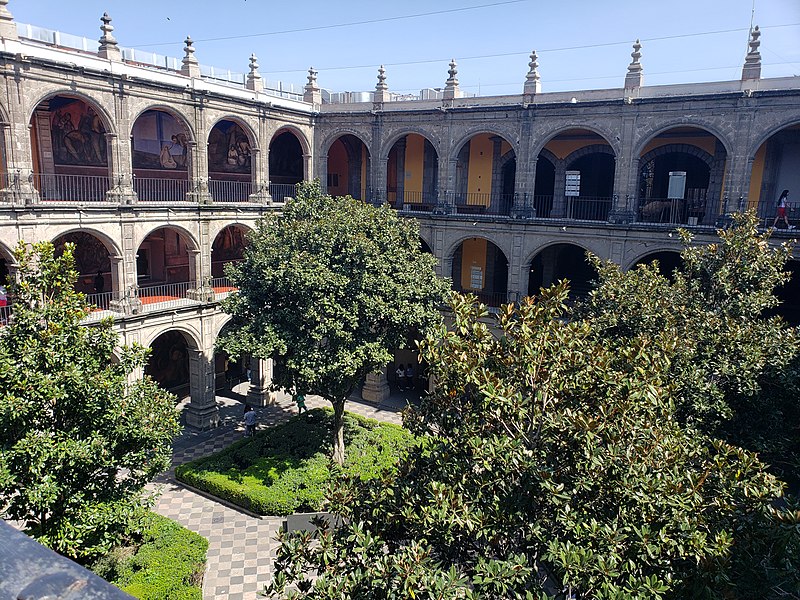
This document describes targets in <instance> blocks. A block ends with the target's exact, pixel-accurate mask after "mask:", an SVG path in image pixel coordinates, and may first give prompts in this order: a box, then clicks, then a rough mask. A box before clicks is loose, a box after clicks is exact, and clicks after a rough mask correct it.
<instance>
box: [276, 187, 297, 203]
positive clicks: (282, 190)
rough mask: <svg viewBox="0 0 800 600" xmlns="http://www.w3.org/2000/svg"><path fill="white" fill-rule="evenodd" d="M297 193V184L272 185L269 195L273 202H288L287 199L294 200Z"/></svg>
mask: <svg viewBox="0 0 800 600" xmlns="http://www.w3.org/2000/svg"><path fill="white" fill-rule="evenodd" d="M296 193H297V184H296V183H270V184H269V195H270V196H272V201H273V202H286V198H294V197H295V194H296Z"/></svg>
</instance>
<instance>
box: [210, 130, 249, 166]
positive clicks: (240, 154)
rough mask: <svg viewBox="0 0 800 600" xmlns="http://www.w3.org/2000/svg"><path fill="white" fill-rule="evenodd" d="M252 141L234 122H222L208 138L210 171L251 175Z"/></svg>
mask: <svg viewBox="0 0 800 600" xmlns="http://www.w3.org/2000/svg"><path fill="white" fill-rule="evenodd" d="M250 165H251V152H250V141H249V140H248V138H247V134H246V133H245V132H244V129H242V128H241V126H240V125H239V124H238V123H234V122H233V121H220V122H219V123H217V124H216V125H215V126H214V128H213V129H212V130H211V133H210V134H209V136H208V170H209V171H210V172H217V173H219V172H222V173H248V174H249V173H250Z"/></svg>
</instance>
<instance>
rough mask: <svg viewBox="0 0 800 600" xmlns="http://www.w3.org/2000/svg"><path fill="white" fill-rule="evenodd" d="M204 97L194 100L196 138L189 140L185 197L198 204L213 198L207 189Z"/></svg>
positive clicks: (209, 202) (208, 201)
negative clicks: (188, 179) (186, 192)
mask: <svg viewBox="0 0 800 600" xmlns="http://www.w3.org/2000/svg"><path fill="white" fill-rule="evenodd" d="M205 102H206V100H205V98H204V97H202V96H200V97H196V98H195V101H194V130H195V135H197V139H195V140H192V141H190V142H189V155H190V159H189V161H190V162H191V164H190V165H189V168H188V169H187V170H188V171H189V174H190V186H189V187H190V188H191V189H190V191H189V193H188V194H186V199H187V200H190V201H192V202H197V203H198V204H212V203H213V201H214V200H213V198H212V197H211V193H210V192H209V191H208V134H207V132H206V118H205V107H204V104H205Z"/></svg>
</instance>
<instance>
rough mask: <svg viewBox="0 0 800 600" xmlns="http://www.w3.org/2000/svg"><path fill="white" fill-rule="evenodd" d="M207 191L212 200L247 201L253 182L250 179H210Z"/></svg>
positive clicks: (251, 191)
mask: <svg viewBox="0 0 800 600" xmlns="http://www.w3.org/2000/svg"><path fill="white" fill-rule="evenodd" d="M208 191H209V192H210V193H211V198H212V199H213V200H214V202H247V201H248V200H250V194H252V193H253V184H252V182H250V181H235V180H225V179H210V180H209V181H208Z"/></svg>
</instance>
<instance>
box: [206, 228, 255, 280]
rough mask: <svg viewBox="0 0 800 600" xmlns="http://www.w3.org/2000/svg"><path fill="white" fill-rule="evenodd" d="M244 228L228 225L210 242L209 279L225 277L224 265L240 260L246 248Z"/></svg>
mask: <svg viewBox="0 0 800 600" xmlns="http://www.w3.org/2000/svg"><path fill="white" fill-rule="evenodd" d="M249 231H250V229H249V228H248V227H246V226H242V225H237V224H228V225H226V226H225V227H223V228H222V229H220V230H219V232H217V234H216V235H215V236H214V238H213V241H212V242H211V277H212V278H213V279H216V278H221V277H226V275H225V265H227V264H228V263H235V262H238V261H240V260H242V256H243V253H244V249H245V247H246V246H247V233H248V232H249Z"/></svg>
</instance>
